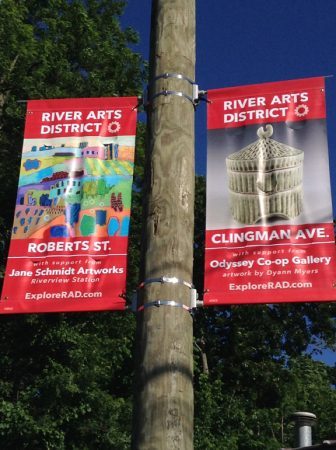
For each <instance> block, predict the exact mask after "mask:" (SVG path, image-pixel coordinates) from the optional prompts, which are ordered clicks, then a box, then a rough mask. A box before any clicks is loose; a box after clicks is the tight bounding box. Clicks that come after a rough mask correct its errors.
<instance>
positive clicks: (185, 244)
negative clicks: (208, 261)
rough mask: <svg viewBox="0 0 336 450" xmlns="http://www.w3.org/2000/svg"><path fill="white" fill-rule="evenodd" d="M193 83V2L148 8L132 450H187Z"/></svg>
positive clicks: (162, 2) (161, 1)
mask: <svg viewBox="0 0 336 450" xmlns="http://www.w3.org/2000/svg"><path fill="white" fill-rule="evenodd" d="M194 76H195V0H153V2H152V23H151V55H150V80H149V89H148V105H147V111H148V143H147V164H146V165H147V169H146V176H145V178H146V183H147V197H146V202H145V203H146V205H145V209H146V210H147V212H146V227H145V233H144V237H143V239H144V242H145V250H144V253H145V258H144V259H145V261H144V265H143V274H142V276H143V280H142V281H143V283H142V284H141V289H139V295H138V313H137V314H138V326H137V346H138V349H137V373H136V400H135V408H134V423H133V442H132V448H133V449H136V450H151V449H152V450H164V449H167V450H175V449H176V450H177V449H178V450H192V449H193V400H194V399H193V355H192V350H193V327H192V317H191V315H190V312H189V311H188V308H190V306H191V283H192V268H193V231H194V179H195V169H194V104H193V101H192V98H193V80H194ZM163 278H164V280H165V281H162V280H163ZM160 280H161V281H160ZM139 305H141V307H139Z"/></svg>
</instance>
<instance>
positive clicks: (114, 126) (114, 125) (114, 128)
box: [107, 121, 121, 133]
mask: <svg viewBox="0 0 336 450" xmlns="http://www.w3.org/2000/svg"><path fill="white" fill-rule="evenodd" d="M120 128H121V126H120V123H119V122H116V121H114V122H110V123H109V125H108V127H107V129H108V131H109V132H110V133H118V131H120Z"/></svg>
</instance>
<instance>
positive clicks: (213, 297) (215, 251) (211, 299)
mask: <svg viewBox="0 0 336 450" xmlns="http://www.w3.org/2000/svg"><path fill="white" fill-rule="evenodd" d="M208 100H209V103H208V157H207V219H206V255H205V294H204V304H205V305H207V306H210V305H223V304H243V303H282V302H310V301H330V300H336V247H335V238H334V225H333V213H332V202H331V190H330V176H329V159H328V143H327V133H326V112H325V83H324V78H308V79H300V80H292V81H283V82H276V83H264V84H259V85H250V86H241V87H233V88H225V89H216V90H211V91H208Z"/></svg>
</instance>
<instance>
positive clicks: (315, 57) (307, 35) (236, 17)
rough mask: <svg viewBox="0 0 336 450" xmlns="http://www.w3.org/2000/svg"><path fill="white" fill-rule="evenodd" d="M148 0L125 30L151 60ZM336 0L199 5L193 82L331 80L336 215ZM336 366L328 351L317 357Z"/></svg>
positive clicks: (201, 143) (203, 85)
mask: <svg viewBox="0 0 336 450" xmlns="http://www.w3.org/2000/svg"><path fill="white" fill-rule="evenodd" d="M150 16H151V0H128V4H127V6H126V9H125V14H124V16H123V17H122V21H121V23H122V26H131V27H132V28H134V29H135V30H136V31H138V33H139V39H140V41H139V44H138V45H136V46H134V47H133V49H134V50H135V51H137V52H139V53H141V54H142V56H143V57H144V58H145V59H147V60H148V57H149V32H150ZM335 75H336V0H231V1H230V2H229V1H225V0H224V1H223V0H196V80H195V81H196V83H197V84H198V85H199V88H200V89H201V90H209V89H217V88H224V87H230V86H241V85H248V84H259V83H263V82H271V81H282V80H290V79H296V78H309V77H316V76H325V77H326V98H327V117H328V141H329V152H330V154H329V158H330V168H331V186H332V191H333V197H334V217H335V214H336V170H334V167H335V168H336V148H335V147H336V133H335V132H336V127H335V125H336V76H335ZM195 133H196V134H195V139H196V172H197V173H198V174H205V172H206V104H205V103H204V102H202V103H201V104H200V105H199V106H198V108H197V110H196V131H195ZM317 359H322V360H323V361H325V362H327V363H329V364H335V363H336V356H335V352H332V351H330V350H328V351H326V352H324V353H323V354H322V355H320V356H317Z"/></svg>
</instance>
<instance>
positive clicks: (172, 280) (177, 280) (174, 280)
mask: <svg viewBox="0 0 336 450" xmlns="http://www.w3.org/2000/svg"><path fill="white" fill-rule="evenodd" d="M151 283H171V284H182V285H184V286H187V287H188V288H189V289H194V285H193V284H192V283H189V282H188V281H185V280H181V279H180V278H177V277H168V276H166V275H164V276H162V277H158V278H147V280H144V281H143V282H142V283H140V284H139V286H138V289H142V288H143V287H144V286H146V285H147V284H151Z"/></svg>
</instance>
